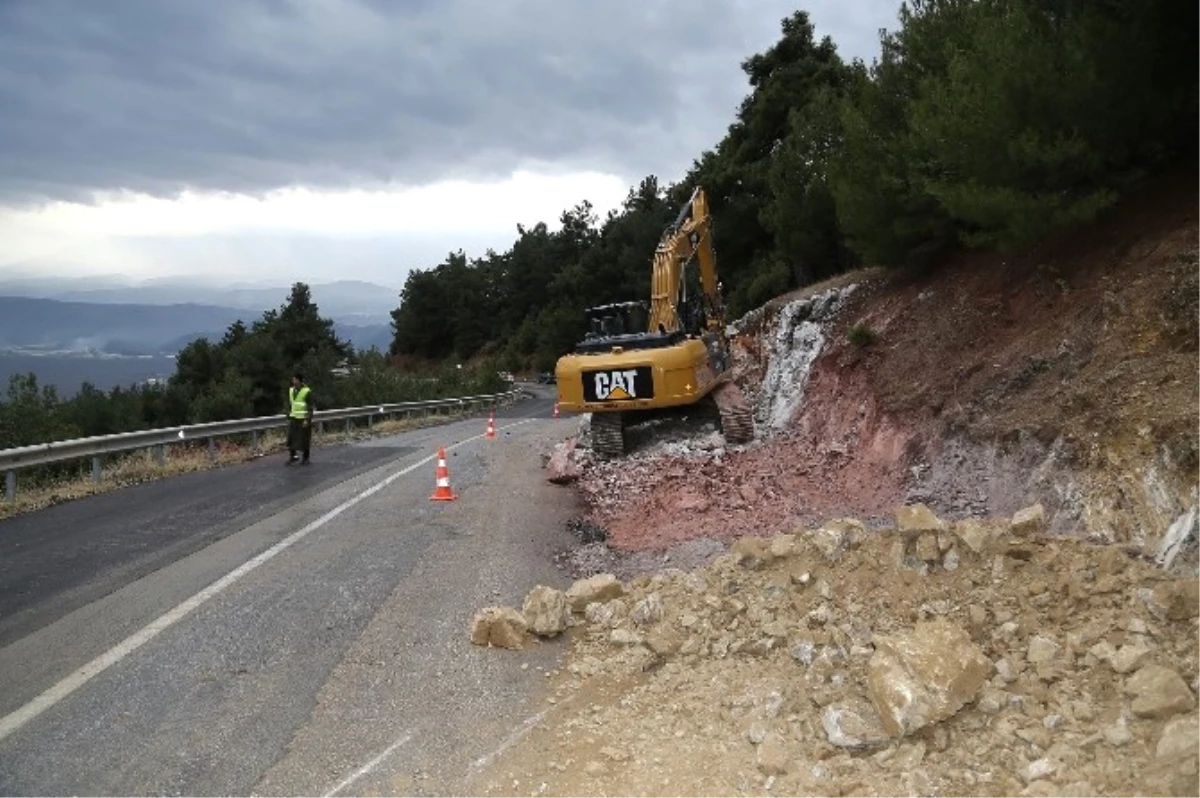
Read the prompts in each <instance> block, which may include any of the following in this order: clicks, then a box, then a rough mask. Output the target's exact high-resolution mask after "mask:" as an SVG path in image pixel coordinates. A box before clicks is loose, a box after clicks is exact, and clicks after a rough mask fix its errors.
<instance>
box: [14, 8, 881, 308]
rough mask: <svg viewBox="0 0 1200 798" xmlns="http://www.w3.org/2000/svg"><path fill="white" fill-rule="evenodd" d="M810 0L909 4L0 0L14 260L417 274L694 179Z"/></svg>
mask: <svg viewBox="0 0 1200 798" xmlns="http://www.w3.org/2000/svg"><path fill="white" fill-rule="evenodd" d="M801 7H802V8H805V9H807V10H808V11H809V13H810V15H811V18H812V20H813V22H814V24H815V25H816V28H817V33H818V35H819V36H823V35H830V36H832V37H833V40H834V41H835V43H836V44H837V45H838V49H839V51H840V52H841V53H842V56H843V57H844V58H851V57H860V58H863V59H864V60H868V61H869V60H870V59H871V58H872V57H874V55H875V54H876V52H877V42H878V34H877V31H878V29H879V28H881V27H888V28H891V27H894V25H895V16H896V15H895V12H896V8H897V7H898V0H809V1H808V2H807V3H806V4H802V5H798V4H796V3H793V2H782V1H781V0H605V2H582V0H580V1H579V2H562V0H557V2H556V1H555V0H501V1H500V2H485V1H484V0H4V2H0V107H3V108H4V122H3V124H0V277H6V276H8V277H11V276H16V275H20V274H41V275H49V274H65V275H89V274H118V273H119V274H124V275H128V276H130V277H134V278H138V279H142V278H149V277H157V276H169V275H181V274H182V275H191V276H195V277H197V278H200V277H203V278H205V279H208V280H241V281H246V282H274V283H278V282H281V281H283V282H287V281H290V280H293V279H303V280H308V281H310V282H323V281H328V280H331V279H365V280H372V281H377V282H382V283H385V284H388V285H393V286H396V285H400V284H402V283H403V279H404V274H405V272H406V271H407V269H408V268H410V267H413V266H427V265H433V264H434V263H436V262H438V261H439V260H441V258H442V257H443V256H444V255H445V253H446V252H448V251H450V250H452V249H458V248H459V247H462V248H463V249H465V250H467V252H468V254H471V255H478V254H482V252H483V251H484V249H485V248H486V247H488V246H492V247H495V248H496V249H498V250H500V249H506V248H507V247H508V246H509V245H510V244H511V242H512V240H513V238H514V237H515V234H516V231H515V228H516V225H517V223H518V222H520V223H524V224H526V225H528V224H533V223H535V222H537V221H546V222H547V223H551V224H553V223H554V221H555V220H556V218H557V216H558V214H559V213H560V212H561V211H562V210H564V209H566V208H569V207H571V206H572V205H574V204H576V203H577V202H579V201H581V200H583V199H589V200H590V201H591V202H592V203H593V204H594V205H596V206H597V207H598V208H600V209H607V208H609V207H613V206H615V205H617V204H618V203H619V202H620V201H621V199H622V198H623V197H624V196H625V193H626V191H627V190H628V189H629V187H630V185H632V184H634V183H636V182H637V181H638V180H639V179H640V178H641V177H643V176H645V175H647V174H656V175H658V176H659V177H660V179H662V180H664V181H672V180H675V179H678V178H679V177H680V176H681V175H682V174H683V172H684V171H685V170H686V169H687V167H688V166H689V165H690V163H691V161H692V159H693V158H694V157H696V156H697V155H699V153H700V152H701V151H702V150H704V149H706V148H709V147H712V146H713V145H714V144H715V143H716V142H717V141H718V140H719V139H720V138H721V136H722V135H723V134H724V131H725V129H726V127H727V126H728V125H729V123H730V122H731V121H732V118H733V113H734V109H735V108H736V106H737V104H738V102H739V101H740V100H741V98H742V97H743V96H745V94H746V92H747V88H748V87H747V85H746V83H745V80H744V75H743V74H742V72H741V70H740V68H739V63H740V62H741V60H742V59H743V58H745V57H746V56H747V55H749V54H751V53H754V52H759V51H762V50H763V49H765V48H766V47H768V46H770V44H771V43H772V42H774V41H775V40H776V39H777V38H778V32H779V21H780V20H781V19H782V18H783V17H784V16H786V15H788V14H790V13H791V12H792V11H794V10H795V9H796V8H801Z"/></svg>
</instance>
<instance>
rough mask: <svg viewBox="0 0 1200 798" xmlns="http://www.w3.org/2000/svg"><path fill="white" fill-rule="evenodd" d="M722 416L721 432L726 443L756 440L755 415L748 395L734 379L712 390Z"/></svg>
mask: <svg viewBox="0 0 1200 798" xmlns="http://www.w3.org/2000/svg"><path fill="white" fill-rule="evenodd" d="M712 397H713V400H714V401H715V402H716V405H717V412H718V413H720V417H721V434H722V435H724V436H725V442H726V443H734V444H738V443H749V442H750V441H752V440H754V415H753V413H752V412H751V411H750V405H749V403H748V402H747V401H746V395H745V394H743V393H742V389H741V388H739V387H738V386H737V384H736V383H734V382H733V381H729V382H725V383H722V384H721V385H720V386H718V387H717V388H715V389H714V390H713V392H712Z"/></svg>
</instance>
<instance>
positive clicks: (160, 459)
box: [154, 443, 167, 466]
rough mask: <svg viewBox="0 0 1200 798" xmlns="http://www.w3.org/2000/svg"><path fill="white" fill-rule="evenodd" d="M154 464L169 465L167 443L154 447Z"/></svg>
mask: <svg viewBox="0 0 1200 798" xmlns="http://www.w3.org/2000/svg"><path fill="white" fill-rule="evenodd" d="M154 462H156V463H158V464H159V465H160V466H161V465H166V464H167V445H166V444H165V443H160V444H159V445H158V446H155V447H154Z"/></svg>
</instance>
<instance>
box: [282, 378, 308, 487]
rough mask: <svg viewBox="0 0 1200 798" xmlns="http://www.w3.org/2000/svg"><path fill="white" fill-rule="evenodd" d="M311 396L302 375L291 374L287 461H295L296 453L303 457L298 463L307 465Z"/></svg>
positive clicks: (288, 463)
mask: <svg viewBox="0 0 1200 798" xmlns="http://www.w3.org/2000/svg"><path fill="white" fill-rule="evenodd" d="M312 418H313V398H312V389H311V388H309V387H308V386H307V385H305V384H304V375H303V374H301V373H300V372H298V371H297V372H296V373H295V374H293V375H292V386H291V387H290V388H288V461H287V465H291V464H292V463H295V462H296V453H297V452H300V453H301V454H302V455H303V457H304V459H302V460H300V465H308V452H309V448H310V447H311V446H312Z"/></svg>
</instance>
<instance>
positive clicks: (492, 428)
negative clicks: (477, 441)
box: [483, 413, 496, 440]
mask: <svg viewBox="0 0 1200 798" xmlns="http://www.w3.org/2000/svg"><path fill="white" fill-rule="evenodd" d="M483 437H485V438H488V439H489V440H490V439H492V438H495V437H496V414H495V413H493V414H491V415H490V416H488V426H487V434H486V435H484V436H483Z"/></svg>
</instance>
